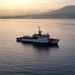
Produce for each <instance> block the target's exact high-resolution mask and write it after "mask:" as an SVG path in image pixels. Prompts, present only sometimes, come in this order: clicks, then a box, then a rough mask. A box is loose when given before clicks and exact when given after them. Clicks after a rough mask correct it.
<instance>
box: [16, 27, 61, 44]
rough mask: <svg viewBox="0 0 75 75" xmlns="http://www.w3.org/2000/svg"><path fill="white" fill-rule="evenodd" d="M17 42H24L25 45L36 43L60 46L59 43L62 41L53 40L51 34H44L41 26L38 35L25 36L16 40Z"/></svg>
mask: <svg viewBox="0 0 75 75" xmlns="http://www.w3.org/2000/svg"><path fill="white" fill-rule="evenodd" d="M16 40H17V42H23V43H36V44H48V45H58V42H59V41H60V39H55V38H51V37H50V35H49V33H47V34H42V31H41V30H40V26H39V31H38V33H37V34H36V33H35V34H33V35H32V36H30V35H25V36H22V37H18V38H16Z"/></svg>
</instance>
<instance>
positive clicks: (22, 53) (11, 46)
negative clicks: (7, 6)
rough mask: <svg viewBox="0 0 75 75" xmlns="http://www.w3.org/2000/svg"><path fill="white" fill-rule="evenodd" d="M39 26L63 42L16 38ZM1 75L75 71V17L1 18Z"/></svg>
mask: <svg viewBox="0 0 75 75" xmlns="http://www.w3.org/2000/svg"><path fill="white" fill-rule="evenodd" d="M38 26H41V30H42V31H43V33H47V32H48V33H49V34H50V35H51V37H54V38H59V39H60V42H59V46H58V47H51V46H50V47H47V46H38V45H33V44H23V43H18V42H16V37H20V36H24V35H32V34H33V33H37V31H38ZM0 75H75V19H4V20H3V19H0Z"/></svg>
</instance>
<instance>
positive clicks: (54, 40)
mask: <svg viewBox="0 0 75 75" xmlns="http://www.w3.org/2000/svg"><path fill="white" fill-rule="evenodd" d="M17 41H18V42H28V43H41V44H58V42H59V39H49V40H38V39H23V38H17Z"/></svg>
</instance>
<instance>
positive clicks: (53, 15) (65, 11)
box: [0, 5, 75, 19]
mask: <svg viewBox="0 0 75 75" xmlns="http://www.w3.org/2000/svg"><path fill="white" fill-rule="evenodd" d="M74 9H75V5H73V6H65V7H62V8H61V9H58V10H54V11H48V12H43V13H40V14H32V15H30V14H28V15H20V16H0V19H75V10H74Z"/></svg>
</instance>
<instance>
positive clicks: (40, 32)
mask: <svg viewBox="0 0 75 75" xmlns="http://www.w3.org/2000/svg"><path fill="white" fill-rule="evenodd" d="M38 32H39V35H41V33H42V31H41V30H40V26H39V31H38Z"/></svg>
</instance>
